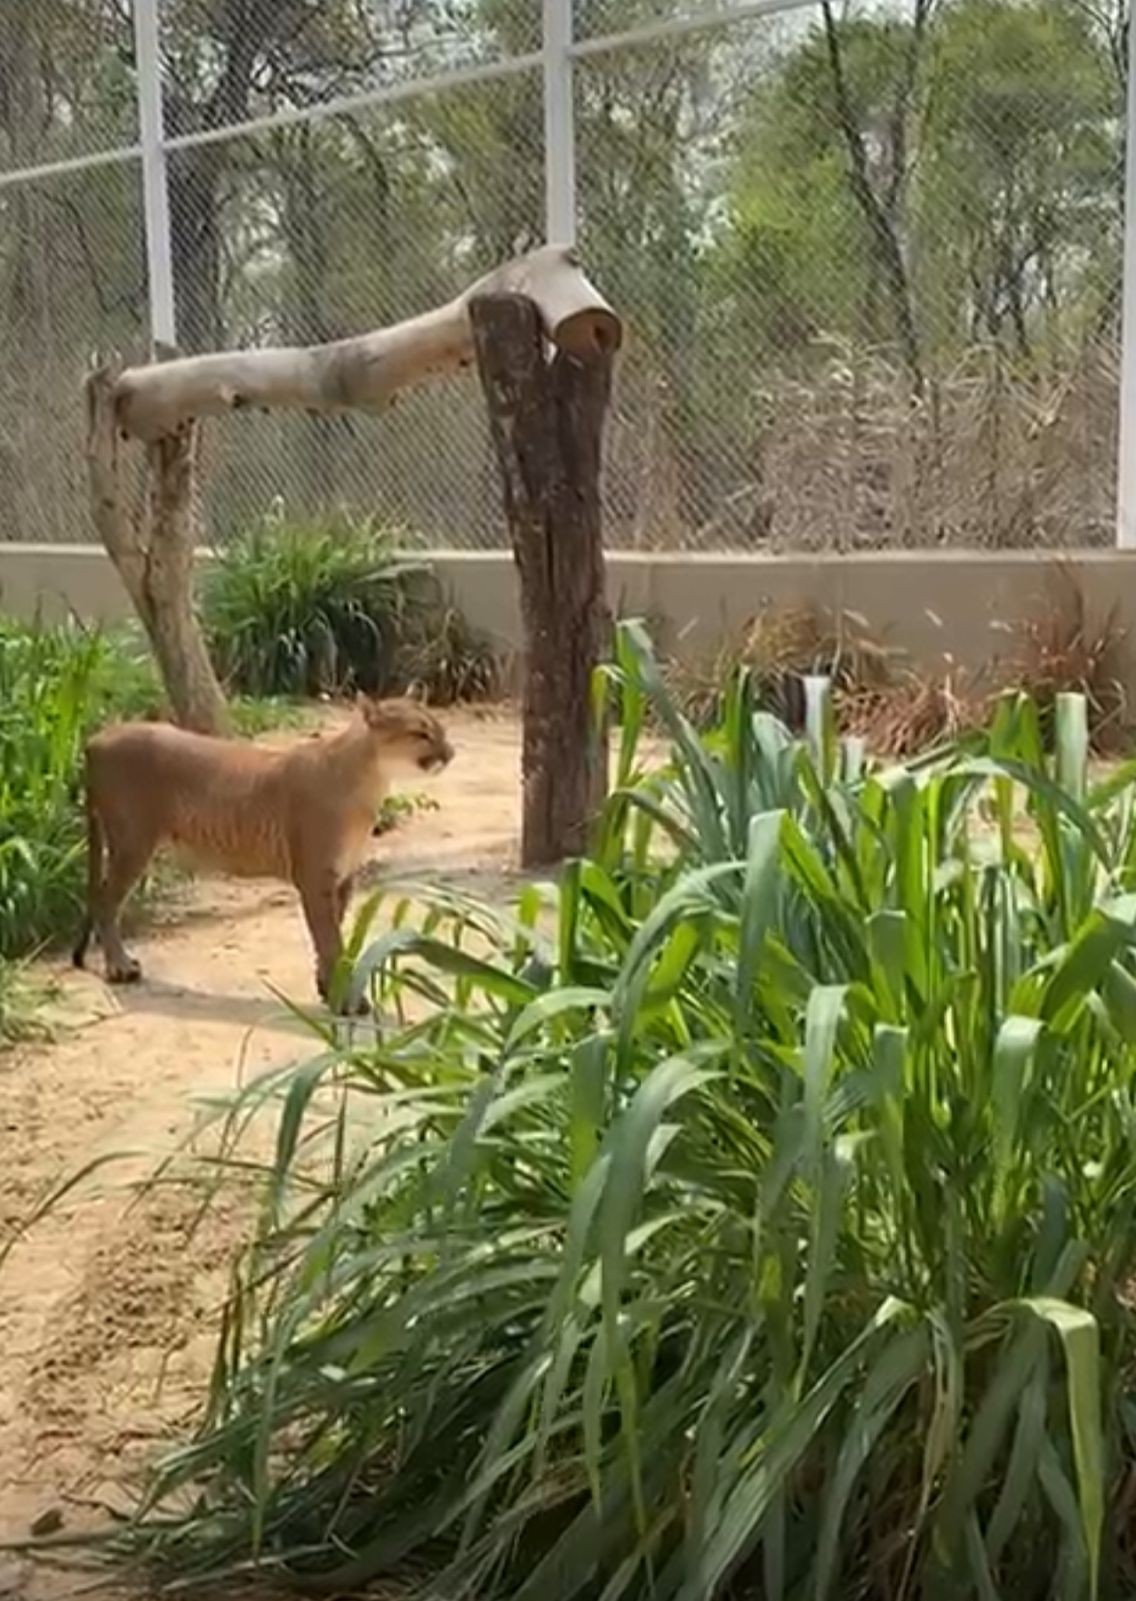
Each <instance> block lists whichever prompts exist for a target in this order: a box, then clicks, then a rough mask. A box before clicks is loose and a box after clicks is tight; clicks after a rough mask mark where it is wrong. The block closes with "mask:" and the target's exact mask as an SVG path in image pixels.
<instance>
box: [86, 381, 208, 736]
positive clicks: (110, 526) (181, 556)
mask: <svg viewBox="0 0 1136 1601" xmlns="http://www.w3.org/2000/svg"><path fill="white" fill-rule="evenodd" d="M117 378H118V371H117V369H116V368H114V367H101V368H99V369H97V370H96V371H95V372H92V373H91V374H90V376H89V377H88V379H87V385H86V394H87V472H88V479H89V483H90V490H91V507H92V513H93V516H94V520H95V526H96V528H97V530H98V533H99V537H100V538H101V539H102V542H103V544H104V545H105V547H106V550H107V553H108V555H109V556H110V559H111V561H113V563H114V565H115V567H116V568H117V569H118V572H119V573H120V574H121V576H122V582H123V584H124V586H125V588H126V592H127V594H128V595H129V596H130V598H131V600H132V601H133V603H134V608H135V610H136V611H137V613H138V616H139V619H140V621H141V623H142V626H143V627H144V628H145V630H146V633H147V636H148V637H149V640H150V643H151V645H152V646H153V649H154V655H155V656H156V657H157V661H158V667H159V669H160V671H161V674H162V680H163V682H164V684H165V687H166V693H167V695H168V696H169V700H170V708H171V710H172V712H173V715H174V717H175V719H176V720H177V722H178V723H180V724H181V725H182V727H184V728H192V729H195V730H197V731H198V732H199V733H206V734H218V733H222V732H224V730H225V728H226V726H227V722H228V718H227V712H226V706H225V697H224V695H223V694H222V692H221V687H220V685H219V684H218V682H217V678H216V675H215V674H214V672H213V666H212V663H211V662H210V660H209V652H208V650H207V649H206V646H205V640H204V638H203V636H202V633H201V629H200V626H199V625H198V621H197V614H196V611H195V609H194V599H193V564H194V551H195V549H196V545H197V538H196V534H197V529H196V518H195V508H194V494H193V464H194V457H195V455H196V448H197V424H196V423H188V424H186V425H184V426H183V427H182V428H180V429H179V430H178V431H177V432H176V433H174V434H171V435H170V436H169V437H167V438H163V439H158V440H155V441H154V442H153V443H151V444H149V445H148V446H147V447H146V474H145V484H144V486H143V487H142V488H141V489H140V488H139V485H138V483H137V474H135V473H131V472H129V471H128V470H126V465H125V464H124V463H123V462H122V461H121V460H120V457H119V431H118V426H117V420H116V416H115V399H114V394H115V384H116V381H117Z"/></svg>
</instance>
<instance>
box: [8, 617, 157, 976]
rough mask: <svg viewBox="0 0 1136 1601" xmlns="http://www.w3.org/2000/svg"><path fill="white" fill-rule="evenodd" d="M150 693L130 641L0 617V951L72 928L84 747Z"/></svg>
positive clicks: (146, 671) (140, 711) (31, 946)
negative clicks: (101, 727) (95, 732)
mask: <svg viewBox="0 0 1136 1601" xmlns="http://www.w3.org/2000/svg"><path fill="white" fill-rule="evenodd" d="M155 694H156V680H155V678H154V674H153V670H152V668H151V666H150V663H149V658H148V657H147V656H146V655H145V653H144V652H143V651H142V650H141V648H140V647H138V646H136V645H135V644H134V643H133V642H131V641H126V640H122V641H112V640H111V639H109V638H108V637H107V636H105V635H103V634H99V633H96V632H89V631H86V630H83V629H81V628H77V627H70V626H61V627H49V626H47V625H43V624H34V625H32V626H30V627H26V626H24V625H22V624H17V623H13V622H8V621H5V622H0V957H11V956H18V955H22V954H24V953H26V952H28V951H31V950H35V949H36V948H38V947H39V946H40V945H42V944H44V943H45V942H47V941H49V940H51V939H52V938H54V937H56V936H57V935H59V934H60V933H61V932H62V931H63V930H65V929H70V927H71V926H72V925H73V923H74V920H75V918H76V917H77V915H78V910H79V905H80V897H81V883H82V861H81V858H82V851H83V843H82V828H81V819H80V809H79V805H78V787H79V777H80V763H81V756H82V750H83V745H84V743H85V741H86V739H87V736H88V735H89V733H90V732H91V731H92V729H93V728H95V727H97V726H98V725H99V724H100V723H102V722H104V721H106V720H107V718H109V717H111V716H136V715H145V712H146V709H147V708H148V707H149V706H150V704H151V702H152V699H153V697H154V696H155Z"/></svg>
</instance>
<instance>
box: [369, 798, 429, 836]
mask: <svg viewBox="0 0 1136 1601" xmlns="http://www.w3.org/2000/svg"><path fill="white" fill-rule="evenodd" d="M437 810H438V802H437V801H436V800H435V799H434V797H433V796H432V795H421V794H414V795H406V794H398V795H388V796H387V798H386V800H384V801H383V804H382V805H381V806H380V807H379V815H378V817H377V818H376V819H375V827H374V830H373V832H374V833H375V834H376V835H378V834H389V833H390V832H391V830H392V829H395V828H397V827H398V825H399V824H400V823H404V822H406V820H407V819H408V818H410V817H413V816H414V814H415V813H416V812H436V811H437Z"/></svg>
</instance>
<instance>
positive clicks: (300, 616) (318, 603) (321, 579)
mask: <svg viewBox="0 0 1136 1601" xmlns="http://www.w3.org/2000/svg"><path fill="white" fill-rule="evenodd" d="M426 572H427V570H426V568H425V566H424V564H423V563H421V562H419V561H415V560H412V559H411V558H409V557H408V556H407V554H406V552H405V550H404V549H403V548H402V539H401V535H400V534H399V532H398V531H396V530H392V529H388V528H385V527H383V526H382V525H380V524H379V523H378V522H376V521H374V520H365V521H356V520H353V519H351V518H349V517H347V516H345V515H344V514H342V513H339V512H331V513H328V514H326V515H324V516H322V517H319V518H315V519H312V520H309V521H293V520H289V519H288V518H286V517H285V515H284V512H283V510H282V508H277V510H276V511H275V512H273V513H272V514H271V515H270V516H269V517H266V518H265V519H264V521H263V522H261V523H259V524H258V525H256V526H255V527H254V528H252V529H251V530H250V531H249V532H248V533H247V534H243V535H241V536H239V537H237V538H236V539H234V540H233V541H232V543H231V544H229V545H227V546H226V547H225V548H224V549H223V550H222V551H220V552H219V553H218V556H217V561H216V565H215V566H214V567H213V568H212V570H211V571H210V573H209V574H208V577H207V579H206V581H205V585H204V608H203V609H204V615H205V620H206V627H207V630H208V634H209V639H210V644H211V648H212V651H213V654H214V657H215V659H216V662H217V665H218V669H219V671H220V673H221V675H222V677H223V678H224V679H225V680H226V682H228V683H229V684H230V685H232V686H233V687H234V688H235V689H237V690H240V691H242V692H244V693H245V694H251V695H291V696H297V695H306V696H316V695H320V694H337V693H341V692H342V691H344V690H346V689H349V688H358V689H364V690H368V691H371V692H379V693H383V692H385V691H386V690H387V689H388V688H389V687H390V686H391V685H392V684H393V683H394V681H395V676H396V667H395V658H396V654H397V649H398V641H399V637H400V635H401V631H402V628H403V626H404V623H405V617H406V614H407V612H408V610H410V609H411V607H412V606H413V605H414V604H415V596H414V583H415V582H417V583H418V584H421V582H422V581H423V579H424V578H425V577H426Z"/></svg>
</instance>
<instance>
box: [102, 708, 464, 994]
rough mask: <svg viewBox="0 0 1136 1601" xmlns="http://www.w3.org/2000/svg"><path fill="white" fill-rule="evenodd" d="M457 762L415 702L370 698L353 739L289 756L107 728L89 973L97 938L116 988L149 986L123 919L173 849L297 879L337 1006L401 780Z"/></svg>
mask: <svg viewBox="0 0 1136 1601" xmlns="http://www.w3.org/2000/svg"><path fill="white" fill-rule="evenodd" d="M452 756H453V750H452V749H451V746H450V744H449V741H448V740H447V738H446V734H445V730H444V729H443V727H442V725H441V723H440V722H439V721H438V719H437V718H436V717H435V716H434V714H433V713H432V712H430V711H428V710H427V709H426V708H425V707H424V706H421V705H419V704H418V703H417V702H416V701H412V700H386V701H376V700H370V699H364V698H361V699H360V701H359V705H358V707H357V709H356V712H355V715H354V717H353V718H352V720H351V722H350V724H349V725H348V726H347V727H346V728H345V729H344V730H343V731H342V732H341V733H338V734H335V735H333V736H331V737H329V738H322V739H307V740H302V741H300V742H298V743H297V744H295V745H292V746H289V747H287V748H286V749H283V750H272V749H267V748H265V747H264V746H260V745H252V744H248V743H246V742H243V741H239V740H227V739H213V738H210V737H208V736H206V735H204V734H191V733H187V732H186V731H185V730H184V729H180V728H174V727H172V726H171V725H169V724H167V723H123V724H119V725H117V726H115V727H110V728H104V729H103V730H102V731H101V732H100V733H98V734H96V735H95V736H94V738H93V739H92V740H91V741H90V743H89V745H88V746H87V752H86V806H87V843H88V865H87V890H88V904H87V918H86V921H85V923H84V925H83V929H82V932H81V934H80V936H79V939H78V942H77V944H76V946H75V950H74V961H75V965H76V967H82V965H83V962H84V960H85V957H86V953H87V947H88V945H89V944H90V940H91V936H92V935H96V936H97V937H98V939H99V942H100V944H101V945H102V947H103V951H104V954H105V957H106V969H107V977H108V979H109V980H110V981H111V983H115V984H128V983H132V982H134V981H135V980H137V979H138V978H140V977H141V975H142V969H141V967H140V965H139V964H138V962H137V961H136V960H135V958H134V957H132V956H130V955H129V954H128V952H127V950H126V948H125V946H124V945H123V942H122V934H121V931H120V928H119V914H120V912H121V910H122V906H123V903H124V902H125V900H126V897H127V896H128V895H129V893H130V891H131V889H132V888H133V887H134V885H135V884H136V883H137V882H138V880H139V879H140V878H141V876H142V874H143V873H144V872H145V870H146V867H147V865H148V864H149V862H150V860H151V858H152V857H153V855H154V853H155V851H157V850H158V849H159V848H160V847H161V846H163V845H171V846H173V847H175V848H176V849H177V850H178V851H179V852H180V853H182V854H184V855H186V856H187V857H188V858H189V859H190V860H191V861H192V862H194V863H196V864H197V865H198V866H200V867H203V868H206V869H213V870H220V871H222V872H225V873H229V874H232V875H234V876H237V877H241V878H278V879H285V880H287V881H288V882H290V883H292V884H294V885H295V887H296V889H297V890H298V891H299V894H300V901H301V904H302V906H303V909H304V916H305V919H306V921H307V925H308V930H309V932H310V934H311V937H312V944H313V946H314V947H315V954H316V982H317V985H318V987H319V992H320V994H321V995H323V996H324V997H325V998H327V996H328V993H329V988H330V984H331V978H332V974H333V973H334V970H335V966H336V963H337V962H338V960H339V957H340V953H341V951H342V940H341V933H340V930H341V926H342V922H343V916H344V913H345V912H346V910H347V904H348V900H349V899H350V895H351V887H352V880H353V877H354V874H355V872H356V871H357V869H358V867H359V865H360V863H361V862H362V860H363V857H364V854H365V852H366V849H367V843H368V841H369V839H370V836H371V832H372V829H373V827H374V823H375V817H376V814H377V812H378V809H379V807H380V805H381V804H382V801H383V799H384V797H385V796H386V794H387V791H388V789H389V786H390V781H391V779H392V777H395V776H397V775H398V773H399V771H400V770H402V771H407V770H409V771H412V772H415V773H422V772H427V773H431V772H438V771H440V770H441V768H443V767H445V766H446V764H447V763H448V762H449V761H450V760H451V758H452Z"/></svg>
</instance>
